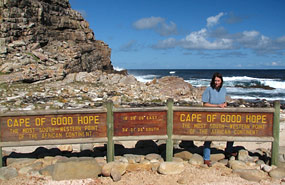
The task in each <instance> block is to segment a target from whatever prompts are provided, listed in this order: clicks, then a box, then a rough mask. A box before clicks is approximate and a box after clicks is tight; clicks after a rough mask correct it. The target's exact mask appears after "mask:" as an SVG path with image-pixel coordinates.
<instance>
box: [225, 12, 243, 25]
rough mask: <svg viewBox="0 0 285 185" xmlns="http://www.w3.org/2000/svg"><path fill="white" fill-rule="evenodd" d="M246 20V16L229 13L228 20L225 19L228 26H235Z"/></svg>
mask: <svg viewBox="0 0 285 185" xmlns="http://www.w3.org/2000/svg"><path fill="white" fill-rule="evenodd" d="M246 18H248V17H247V16H243V17H242V16H237V15H235V14H234V13H233V12H230V13H229V16H228V18H227V19H226V23H228V24H236V23H240V22H242V21H243V20H244V19H246Z"/></svg>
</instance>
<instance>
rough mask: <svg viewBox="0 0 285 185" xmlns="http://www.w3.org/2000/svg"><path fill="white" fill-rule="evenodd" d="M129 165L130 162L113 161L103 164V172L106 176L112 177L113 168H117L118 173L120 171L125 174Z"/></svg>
mask: <svg viewBox="0 0 285 185" xmlns="http://www.w3.org/2000/svg"><path fill="white" fill-rule="evenodd" d="M127 166H128V163H123V162H117V161H112V162H109V163H107V164H105V165H104V166H103V168H102V174H103V175H104V176H105V177H110V176H111V171H112V169H116V173H118V172H119V173H120V174H121V175H123V174H124V173H125V172H126V169H127Z"/></svg>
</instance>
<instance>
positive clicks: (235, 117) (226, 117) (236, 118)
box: [221, 114, 241, 123]
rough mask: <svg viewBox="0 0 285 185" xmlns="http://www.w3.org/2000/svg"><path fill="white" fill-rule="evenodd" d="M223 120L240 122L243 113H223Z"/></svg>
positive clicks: (223, 121) (225, 121) (224, 121)
mask: <svg viewBox="0 0 285 185" xmlns="http://www.w3.org/2000/svg"><path fill="white" fill-rule="evenodd" d="M221 122H222V123H240V122H241V115H225V114H222V115H221Z"/></svg>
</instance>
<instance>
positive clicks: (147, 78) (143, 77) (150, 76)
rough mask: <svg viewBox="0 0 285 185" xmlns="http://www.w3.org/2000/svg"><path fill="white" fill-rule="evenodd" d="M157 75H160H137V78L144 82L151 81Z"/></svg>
mask: <svg viewBox="0 0 285 185" xmlns="http://www.w3.org/2000/svg"><path fill="white" fill-rule="evenodd" d="M157 77H159V76H158V75H140V76H137V75H135V78H136V79H137V80H138V81H140V82H143V83H146V82H150V81H152V80H153V79H154V78H157Z"/></svg>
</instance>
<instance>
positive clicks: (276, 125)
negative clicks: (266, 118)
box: [271, 101, 280, 165]
mask: <svg viewBox="0 0 285 185" xmlns="http://www.w3.org/2000/svg"><path fill="white" fill-rule="evenodd" d="M274 108H275V112H274V122H273V137H274V141H273V143H272V156H271V157H272V159H271V164H273V165H278V163H279V132H280V101H275V102H274Z"/></svg>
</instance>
